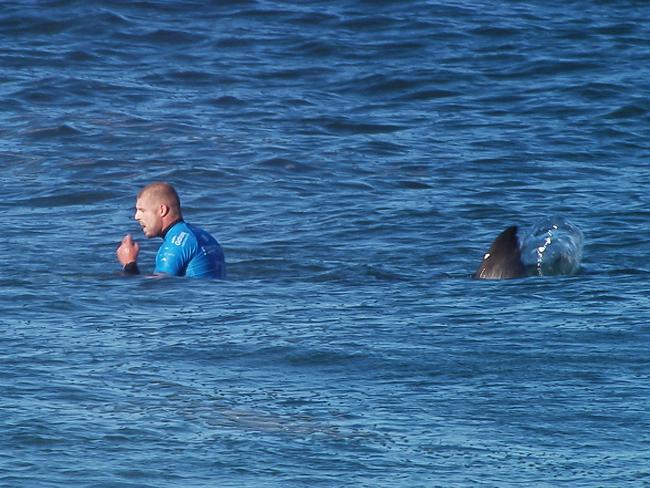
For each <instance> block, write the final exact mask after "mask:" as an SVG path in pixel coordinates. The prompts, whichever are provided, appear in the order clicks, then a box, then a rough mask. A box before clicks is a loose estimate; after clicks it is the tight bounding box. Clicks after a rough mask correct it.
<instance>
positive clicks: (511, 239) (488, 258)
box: [473, 225, 526, 280]
mask: <svg viewBox="0 0 650 488" xmlns="http://www.w3.org/2000/svg"><path fill="white" fill-rule="evenodd" d="M522 276H526V269H525V268H524V265H523V263H522V262H521V251H520V249H519V241H518V239H517V226H515V225H513V226H512V227H508V228H507V229H506V230H504V231H503V232H501V234H499V235H498V237H497V238H496V239H495V240H494V242H493V243H492V246H490V250H489V251H488V252H487V253H486V254H485V256H484V257H483V262H482V263H481V265H480V266H479V268H478V269H477V270H476V273H474V276H473V277H474V278H476V279H483V280H504V279H508V278H520V277H522Z"/></svg>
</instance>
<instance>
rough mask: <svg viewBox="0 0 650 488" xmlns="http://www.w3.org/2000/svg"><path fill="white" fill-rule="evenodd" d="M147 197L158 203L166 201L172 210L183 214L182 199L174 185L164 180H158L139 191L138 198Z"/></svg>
mask: <svg viewBox="0 0 650 488" xmlns="http://www.w3.org/2000/svg"><path fill="white" fill-rule="evenodd" d="M142 197H147V198H149V199H151V200H153V201H154V202H156V203H164V204H165V205H167V206H168V207H169V208H170V210H173V211H175V212H177V213H178V215H179V216H180V214H181V199H180V198H179V197H178V193H176V190H175V189H174V187H173V186H171V185H170V184H169V183H165V182H164V181H156V182H154V183H150V184H148V185H147V186H145V187H144V188H143V189H142V190H140V192H139V193H138V198H142Z"/></svg>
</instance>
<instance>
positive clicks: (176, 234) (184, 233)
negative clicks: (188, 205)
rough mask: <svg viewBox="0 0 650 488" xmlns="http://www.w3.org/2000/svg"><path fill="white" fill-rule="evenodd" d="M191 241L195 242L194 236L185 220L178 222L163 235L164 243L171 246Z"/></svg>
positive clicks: (183, 244) (188, 243)
mask: <svg viewBox="0 0 650 488" xmlns="http://www.w3.org/2000/svg"><path fill="white" fill-rule="evenodd" d="M193 243H196V236H195V233H194V230H193V229H192V227H191V226H190V225H189V224H187V223H186V222H178V223H177V224H176V225H174V227H172V228H171V229H169V233H168V234H167V235H166V236H165V244H169V245H171V246H177V247H183V246H186V245H190V244H193Z"/></svg>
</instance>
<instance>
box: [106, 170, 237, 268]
mask: <svg viewBox="0 0 650 488" xmlns="http://www.w3.org/2000/svg"><path fill="white" fill-rule="evenodd" d="M134 218H135V220H137V221H138V223H139V224H140V226H141V227H142V231H143V232H144V235H145V236H146V237H147V238H149V239H151V238H152V237H162V238H163V239H164V241H163V243H162V246H160V249H159V250H158V254H157V256H156V268H155V270H154V273H155V274H157V275H172V276H188V277H193V278H225V274H226V262H225V259H224V255H223V250H222V249H221V246H220V245H219V243H218V242H217V241H216V239H215V238H214V237H212V236H211V235H210V234H208V233H207V232H206V231H204V230H202V229H200V228H198V227H195V226H193V225H191V224H188V223H187V222H185V221H184V220H183V215H182V213H181V202H180V199H179V198H178V193H176V190H175V189H174V187H173V186H171V185H170V184H168V183H163V182H156V183H151V184H149V185H147V186H145V187H144V188H143V189H142V190H140V192H139V193H138V197H137V199H136V202H135V216H134ZM139 251H140V245H139V244H138V243H137V242H135V241H134V240H133V238H132V237H131V235H130V234H127V235H125V236H124V239H122V244H120V246H119V247H118V248H117V252H116V254H117V259H118V261H119V262H120V263H121V264H122V266H123V267H124V268H123V270H124V272H125V273H127V274H138V273H139V270H138V264H137V260H138V252H139Z"/></svg>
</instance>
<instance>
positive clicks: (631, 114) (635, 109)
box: [607, 102, 648, 119]
mask: <svg viewBox="0 0 650 488" xmlns="http://www.w3.org/2000/svg"><path fill="white" fill-rule="evenodd" d="M641 103H643V102H641ZM647 113H648V108H647V107H644V106H640V105H639V104H634V105H625V106H622V107H619V108H617V109H615V110H612V111H611V112H610V113H608V114H607V117H608V118H612V119H628V118H634V119H637V118H640V117H645V116H646V114H647Z"/></svg>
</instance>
